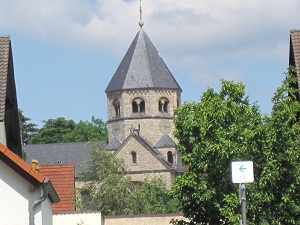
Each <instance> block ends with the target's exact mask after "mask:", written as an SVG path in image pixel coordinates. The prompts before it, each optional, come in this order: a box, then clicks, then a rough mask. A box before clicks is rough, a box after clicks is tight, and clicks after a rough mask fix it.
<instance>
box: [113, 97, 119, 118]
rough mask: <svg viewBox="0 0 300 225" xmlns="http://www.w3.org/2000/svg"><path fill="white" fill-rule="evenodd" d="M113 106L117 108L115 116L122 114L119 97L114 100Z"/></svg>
mask: <svg viewBox="0 0 300 225" xmlns="http://www.w3.org/2000/svg"><path fill="white" fill-rule="evenodd" d="M113 106H114V109H115V116H116V117H118V116H120V102H119V100H118V99H115V100H114V101H113Z"/></svg>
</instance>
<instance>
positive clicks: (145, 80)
mask: <svg viewBox="0 0 300 225" xmlns="http://www.w3.org/2000/svg"><path fill="white" fill-rule="evenodd" d="M145 88H147V89H149V88H152V89H178V90H180V91H182V90H181V88H180V86H179V85H178V83H177V82H176V80H175V78H174V77H173V75H172V74H171V72H170V70H169V69H168V67H167V66H166V64H165V63H164V61H163V60H162V58H161V57H160V56H159V55H158V52H157V50H156V48H155V47H154V45H153V44H152V42H151V40H150V39H149V37H148V35H147V34H146V32H145V31H144V30H143V29H142V28H141V29H140V31H139V32H138V33H137V35H136V36H135V38H134V40H133V42H132V43H131V45H130V47H129V49H128V51H127V53H126V54H125V56H124V58H123V60H122V61H121V63H120V65H119V67H118V69H117V71H116V72H115V74H114V75H113V77H112V79H111V81H110V83H109V84H108V86H107V88H106V90H105V92H106V93H108V92H112V91H117V90H126V89H145Z"/></svg>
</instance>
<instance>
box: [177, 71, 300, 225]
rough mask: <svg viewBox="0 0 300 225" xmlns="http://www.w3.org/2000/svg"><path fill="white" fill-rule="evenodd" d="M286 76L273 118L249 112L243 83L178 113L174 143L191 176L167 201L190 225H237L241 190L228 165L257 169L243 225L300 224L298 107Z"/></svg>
mask: <svg viewBox="0 0 300 225" xmlns="http://www.w3.org/2000/svg"><path fill="white" fill-rule="evenodd" d="M293 82H295V78H294V77H293V76H290V75H288V77H287V79H285V80H284V82H283V85H282V86H281V87H280V88H278V90H277V92H276V94H275V96H274V98H273V103H274V106H273V109H272V114H271V115H270V116H266V115H265V116H262V115H261V113H260V111H259V108H258V106H257V105H256V104H250V103H249V100H248V97H246V96H245V87H244V86H243V85H242V84H241V83H237V84H236V83H233V82H229V81H223V82H222V88H221V90H220V92H219V93H216V92H214V90H213V89H208V90H207V91H206V92H205V93H204V94H203V95H202V97H201V99H200V102H199V103H185V104H184V105H183V106H181V107H180V108H178V109H177V110H176V113H175V114H176V116H175V121H174V122H175V127H176V129H175V133H174V134H175V136H176V138H177V139H178V141H179V143H178V149H179V151H180V152H181V154H182V162H183V163H184V164H185V165H187V167H188V171H187V172H185V173H183V174H182V175H181V176H179V177H178V178H177V179H176V181H175V183H174V185H173V187H172V196H173V197H174V198H177V199H178V200H179V202H180V206H181V209H182V210H183V213H184V215H185V216H186V217H187V218H190V219H191V221H190V222H189V223H184V222H182V221H181V222H180V221H173V223H174V224H207V223H209V224H214V225H215V224H239V219H240V206H239V198H238V185H236V184H232V183H231V180H230V162H231V161H233V160H237V161H245V160H251V161H253V162H254V176H255V182H254V183H252V184H247V185H246V189H247V221H248V224H274V225H275V224H296V223H297V220H298V218H299V216H300V211H299V205H300V204H299V203H300V198H299V194H298V193H297V187H299V177H300V166H299V163H298V162H299V151H300V146H299V137H300V127H299V123H298V121H297V117H296V116H297V113H298V112H299V110H300V104H299V103H298V102H297V101H296V100H295V99H296V98H295V89H293V88H291V83H293Z"/></svg>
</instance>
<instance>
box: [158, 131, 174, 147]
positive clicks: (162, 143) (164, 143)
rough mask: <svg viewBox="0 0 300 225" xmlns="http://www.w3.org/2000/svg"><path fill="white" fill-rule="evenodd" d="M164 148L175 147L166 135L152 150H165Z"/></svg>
mask: <svg viewBox="0 0 300 225" xmlns="http://www.w3.org/2000/svg"><path fill="white" fill-rule="evenodd" d="M166 147H174V148H175V147H176V143H175V142H174V141H173V139H172V138H171V137H170V136H169V135H167V134H164V135H163V136H162V137H161V138H160V139H159V140H158V141H157V142H156V144H155V145H154V148H166Z"/></svg>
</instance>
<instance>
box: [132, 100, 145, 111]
mask: <svg viewBox="0 0 300 225" xmlns="http://www.w3.org/2000/svg"><path fill="white" fill-rule="evenodd" d="M145 111H146V104H145V101H144V99H142V98H135V99H133V101H132V112H133V113H144V112H145Z"/></svg>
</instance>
